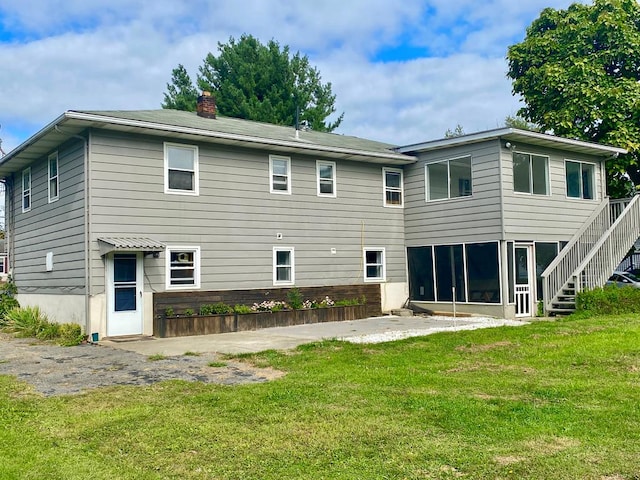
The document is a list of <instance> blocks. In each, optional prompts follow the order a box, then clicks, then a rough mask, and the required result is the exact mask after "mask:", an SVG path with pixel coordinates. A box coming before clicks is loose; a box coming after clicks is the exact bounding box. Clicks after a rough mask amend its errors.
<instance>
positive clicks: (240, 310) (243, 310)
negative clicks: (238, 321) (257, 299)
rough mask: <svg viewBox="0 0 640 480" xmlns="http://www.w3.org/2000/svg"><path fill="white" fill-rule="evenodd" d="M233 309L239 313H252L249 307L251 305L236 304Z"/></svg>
mask: <svg viewBox="0 0 640 480" xmlns="http://www.w3.org/2000/svg"><path fill="white" fill-rule="evenodd" d="M233 311H234V312H235V313H238V314H240V315H242V314H245V313H252V312H253V310H252V309H251V307H250V306H249V305H236V306H234V307H233Z"/></svg>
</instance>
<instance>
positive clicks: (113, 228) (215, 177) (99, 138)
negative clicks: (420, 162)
mask: <svg viewBox="0 0 640 480" xmlns="http://www.w3.org/2000/svg"><path fill="white" fill-rule="evenodd" d="M414 161H415V159H414V158H413V157H410V156H407V155H404V154H400V153H397V152H395V151H393V150H392V148H391V146H389V145H386V144H382V143H379V142H372V141H368V140H363V139H358V138H354V137H346V136H341V135H334V134H325V133H318V132H309V131H296V130H295V129H293V128H288V127H280V126H275V125H266V124H259V123H256V122H247V121H243V120H237V119H230V118H204V117H201V116H198V115H196V114H195V113H190V112H176V111H169V110H160V111H139V112H66V113H65V114H63V115H62V116H61V117H59V118H58V119H57V120H56V121H54V122H53V123H52V124H51V125H49V126H48V127H45V129H43V130H42V131H40V132H39V133H38V134H36V135H35V136H34V137H32V138H31V139H29V140H28V141H27V142H25V144H23V145H22V146H21V147H19V148H18V149H16V150H15V151H14V152H11V153H10V154H9V155H8V156H7V157H5V158H4V159H3V161H2V162H1V163H0V174H2V176H4V177H5V178H6V180H7V185H8V195H7V212H8V223H9V225H8V226H9V231H10V238H9V245H10V252H11V253H10V258H11V263H12V270H13V278H14V280H15V282H16V285H17V286H18V292H19V295H18V298H19V301H20V302H21V303H22V304H25V305H28V304H34V305H40V306H41V307H43V309H44V310H45V312H46V313H47V314H48V315H49V316H50V317H51V318H53V319H55V320H57V321H61V322H62V321H73V322H77V323H80V324H82V325H84V326H85V329H86V331H87V333H94V332H95V333H98V334H99V335H100V336H101V337H102V336H119V335H131V334H146V335H150V334H152V333H153V303H154V295H159V294H163V293H166V292H193V293H197V294H198V295H200V296H202V294H203V293H204V292H225V291H226V292H228V291H234V290H243V291H244V290H254V291H255V292H256V297H255V298H256V300H258V299H260V298H269V295H270V294H273V292H275V291H276V290H279V289H283V288H290V287H292V286H294V285H295V286H298V287H323V290H322V291H325V290H326V294H327V295H331V294H332V288H336V287H348V286H353V287H354V288H353V291H354V292H356V293H357V292H359V291H360V290H359V288H360V287H358V286H367V287H368V288H370V287H371V286H373V287H374V288H375V292H376V295H375V297H376V298H378V299H379V300H378V302H379V303H378V308H377V311H381V310H388V309H391V308H397V307H399V306H401V305H402V304H403V302H404V301H405V300H406V298H407V295H408V293H407V289H406V266H405V265H406V264H405V249H404V228H403V224H404V218H403V208H402V207H403V201H404V199H403V197H402V193H403V192H402V183H403V178H402V177H403V171H402V168H403V166H404V165H406V164H410V163H412V162H414ZM342 291H345V290H344V288H342ZM346 291H349V290H348V289H347V290H346ZM354 294H355V293H354Z"/></svg>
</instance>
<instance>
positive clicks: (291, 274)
mask: <svg viewBox="0 0 640 480" xmlns="http://www.w3.org/2000/svg"><path fill="white" fill-rule="evenodd" d="M294 283H295V268H294V256H293V247H273V284H274V285H293V284H294Z"/></svg>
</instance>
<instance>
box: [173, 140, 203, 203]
mask: <svg viewBox="0 0 640 480" xmlns="http://www.w3.org/2000/svg"><path fill="white" fill-rule="evenodd" d="M169 147H176V148H184V149H187V150H192V151H193V190H180V189H175V188H169ZM199 157H200V151H199V149H198V146H197V145H189V144H185V143H173V142H164V193H168V194H172V195H192V196H198V195H199V194H200V168H199V163H200V162H199ZM171 170H178V171H189V172H190V171H191V170H181V169H175V168H172V169H171Z"/></svg>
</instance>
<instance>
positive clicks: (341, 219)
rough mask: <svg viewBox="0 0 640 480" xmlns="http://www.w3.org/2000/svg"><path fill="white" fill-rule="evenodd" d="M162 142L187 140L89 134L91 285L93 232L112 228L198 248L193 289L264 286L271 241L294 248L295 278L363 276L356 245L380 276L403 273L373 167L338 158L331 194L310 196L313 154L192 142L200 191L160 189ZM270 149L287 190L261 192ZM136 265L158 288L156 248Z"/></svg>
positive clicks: (331, 280) (390, 214)
mask: <svg viewBox="0 0 640 480" xmlns="http://www.w3.org/2000/svg"><path fill="white" fill-rule="evenodd" d="M163 141H169V142H172V143H184V144H185V145H189V144H190V143H189V142H185V141H181V142H176V141H175V140H172V139H170V138H166V139H163V138H159V137H143V136H127V135H126V134H116V133H112V132H104V131H94V132H92V138H91V200H90V201H91V215H92V227H91V238H92V245H93V250H92V260H91V261H92V267H93V269H92V272H93V278H92V284H93V288H94V293H100V291H101V290H104V270H103V268H100V267H102V266H103V261H102V259H101V258H100V255H99V252H98V245H97V239H98V238H99V237H108V236H117V235H122V236H127V235H129V236H148V237H152V238H153V239H155V240H159V241H161V242H163V243H165V244H167V245H169V246H180V245H181V246H199V247H200V248H201V289H202V290H217V289H234V288H269V287H272V286H273V278H272V277H273V271H272V270H273V268H272V257H273V247H275V246H280V247H294V249H295V280H296V282H295V283H296V285H299V286H322V285H341V284H343V285H344V284H351V283H360V282H363V273H362V271H363V261H362V248H363V247H383V248H385V251H386V270H387V281H388V282H404V281H406V273H405V255H404V234H403V209H399V208H385V207H383V179H382V165H373V164H366V163H359V162H348V161H344V162H342V161H337V162H336V163H337V167H336V169H337V198H329V197H318V196H317V187H316V160H318V159H322V158H320V157H316V156H301V155H288V154H286V153H283V152H278V151H255V150H249V149H242V148H237V149H236V148H231V147H220V146H216V145H209V144H203V143H199V144H196V145H198V148H199V176H200V194H199V196H191V195H176V194H165V193H164V160H163ZM269 154H277V155H284V156H288V157H290V158H291V181H292V194H291V195H282V194H271V193H269V182H270V177H269ZM278 233H281V234H282V239H281V240H278V239H277V238H276V235H277V234H278ZM332 248H335V249H336V254H335V255H332V254H331V249H332ZM96 267H98V268H96ZM144 267H145V276H146V279H145V283H146V286H145V288H147V289H151V290H156V291H162V290H164V289H165V257H164V254H161V256H160V258H158V259H154V258H152V257H150V256H149V257H147V258H145V265H144Z"/></svg>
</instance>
